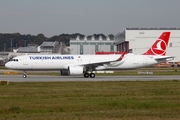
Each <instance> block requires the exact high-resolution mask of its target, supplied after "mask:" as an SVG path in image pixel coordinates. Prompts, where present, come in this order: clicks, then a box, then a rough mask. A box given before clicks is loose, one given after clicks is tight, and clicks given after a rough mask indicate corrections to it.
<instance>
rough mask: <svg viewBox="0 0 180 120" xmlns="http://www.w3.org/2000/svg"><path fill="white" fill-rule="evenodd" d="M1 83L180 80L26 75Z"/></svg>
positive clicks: (173, 77) (9, 77)
mask: <svg viewBox="0 0 180 120" xmlns="http://www.w3.org/2000/svg"><path fill="white" fill-rule="evenodd" d="M0 80H1V81H9V82H71V81H72V82H76V81H77V82H78V81H161V80H180V75H171V76H170V75H168V76H154V75H152V76H151V75H146V76H144V75H142V76H96V77H95V78H84V77H83V76H45V75H28V77H27V78H23V77H22V75H0Z"/></svg>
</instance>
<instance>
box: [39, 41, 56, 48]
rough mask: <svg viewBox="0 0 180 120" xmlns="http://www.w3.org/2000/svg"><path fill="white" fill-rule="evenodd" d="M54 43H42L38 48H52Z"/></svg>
mask: <svg viewBox="0 0 180 120" xmlns="http://www.w3.org/2000/svg"><path fill="white" fill-rule="evenodd" d="M54 44H55V42H43V43H42V44H41V45H40V46H41V47H50V46H51V47H52V46H54Z"/></svg>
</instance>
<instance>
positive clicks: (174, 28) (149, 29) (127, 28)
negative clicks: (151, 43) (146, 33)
mask: <svg viewBox="0 0 180 120" xmlns="http://www.w3.org/2000/svg"><path fill="white" fill-rule="evenodd" d="M125 29H126V30H180V28H125Z"/></svg>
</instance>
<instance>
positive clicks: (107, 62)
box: [81, 52, 127, 67]
mask: <svg viewBox="0 0 180 120" xmlns="http://www.w3.org/2000/svg"><path fill="white" fill-rule="evenodd" d="M125 54H127V52H123V53H122V54H121V56H120V57H119V58H118V59H116V60H109V61H101V62H91V63H87V64H81V65H82V66H85V67H97V66H102V65H103V64H110V63H111V62H116V61H121V60H122V59H123V58H124V55H125Z"/></svg>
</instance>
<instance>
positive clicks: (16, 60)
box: [10, 59, 18, 62]
mask: <svg viewBox="0 0 180 120" xmlns="http://www.w3.org/2000/svg"><path fill="white" fill-rule="evenodd" d="M10 61H15V62H18V59H11V60H10Z"/></svg>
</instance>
